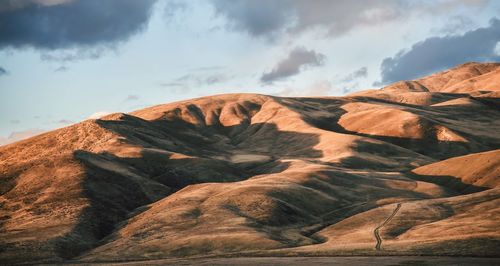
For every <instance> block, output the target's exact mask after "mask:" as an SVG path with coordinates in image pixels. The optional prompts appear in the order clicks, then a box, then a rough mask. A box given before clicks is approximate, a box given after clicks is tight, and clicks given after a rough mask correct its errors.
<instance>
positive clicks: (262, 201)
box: [0, 63, 500, 263]
mask: <svg viewBox="0 0 500 266" xmlns="http://www.w3.org/2000/svg"><path fill="white" fill-rule="evenodd" d="M497 69H498V64H478V63H474V64H466V65H463V66H459V67H457V68H454V69H451V70H449V71H446V72H442V73H438V74H435V75H432V76H429V77H427V78H423V79H421V80H419V81H409V82H406V83H404V82H403V83H398V84H394V85H391V86H388V87H386V88H383V89H381V90H378V91H366V92H361V93H357V94H354V95H349V96H345V97H323V98H284V97H273V96H265V95H256V94H228V95H217V96H212V97H203V98H198V99H192V100H187V101H181V102H175V103H170V104H164V105H158V106H153V107H150V108H146V109H143V110H138V111H135V112H132V113H130V114H112V115H109V116H106V117H103V118H101V119H97V120H86V121H83V122H81V123H78V124H75V125H72V126H69V127H66V128H62V129H58V130H55V131H52V132H48V133H45V134H42V135H39V136H36V137H33V138H31V139H27V140H24V141H20V142H17V143H13V144H10V145H6V146H2V147H0V206H1V208H0V258H1V259H2V261H6V262H11V263H16V262H30V261H47V262H55V261H63V260H65V259H70V258H71V259H79V260H83V261H113V260H137V259H151V258H165V257H170V256H190V255H207V254H212V255H223V254H233V255H234V254H240V255H244V254H259V255H263V254H264V255H266V254H268V255H269V254H277V255H293V254H305V255H315V254H328V255H334V254H345V253H347V254H369V255H377V254H385V253H391V254H426V255H432V254H451V255H476V254H477V255H491V256H498V255H500V254H498V249H496V248H495V247H497V246H498V243H499V242H498V241H499V239H500V236H499V235H498V232H497V230H496V228H498V221H499V220H500V212H499V209H498V208H497V207H496V206H498V199H499V198H500V194H499V193H498V190H497V189H496V188H495V187H497V184H498V179H499V176H498V166H499V162H500V159H499V156H498V152H497V151H498V149H500V135H499V134H498V132H500V110H499V108H498V106H497V102H496V101H497V99H498V97H497V96H496V95H497V94H495V93H496V92H495V91H496V90H497V88H498V86H497V85H498V84H497V83H496V82H497V81H498V80H499V79H498V76H499V75H500V73H499V72H498V71H497ZM483 83H484V84H488V86H485V85H482V84H483ZM460 84H462V85H460ZM464 84H465V85H464ZM467 84H469V85H470V84H472V85H470V86H469V85H467ZM461 86H463V87H461ZM456 92H459V93H456ZM495 150H496V151H495ZM469 154H470V155H469ZM464 164H467V167H465V166H463V165H464ZM478 175H480V176H478ZM449 180H453V182H450V181H449ZM490 188H493V189H490ZM396 206H399V207H398V208H397V209H396ZM403 214H404V215H403ZM471 217H478V218H477V219H479V220H478V221H476V222H477V224H474V223H472V221H473V220H474V219H472V218H471ZM377 228H378V229H377ZM479 228H480V229H481V230H479V231H478V230H475V229H479ZM375 229H377V230H376V233H375V231H374V230H375ZM473 231H475V232H473ZM436 232H446V233H436ZM449 243H454V245H453V246H449ZM468 246H473V248H471V249H466V247H468ZM446 247H447V248H446Z"/></svg>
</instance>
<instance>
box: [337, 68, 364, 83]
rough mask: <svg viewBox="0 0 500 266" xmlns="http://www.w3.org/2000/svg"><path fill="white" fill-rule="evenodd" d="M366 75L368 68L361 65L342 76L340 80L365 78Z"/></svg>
mask: <svg viewBox="0 0 500 266" xmlns="http://www.w3.org/2000/svg"><path fill="white" fill-rule="evenodd" d="M366 76H368V69H367V68H366V67H362V68H360V69H358V70H355V71H354V72H352V73H350V74H348V75H346V76H345V77H343V78H342V79H341V80H340V82H343V83H349V82H352V81H354V80H357V79H359V78H366Z"/></svg>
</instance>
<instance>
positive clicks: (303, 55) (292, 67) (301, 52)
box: [260, 47, 325, 83]
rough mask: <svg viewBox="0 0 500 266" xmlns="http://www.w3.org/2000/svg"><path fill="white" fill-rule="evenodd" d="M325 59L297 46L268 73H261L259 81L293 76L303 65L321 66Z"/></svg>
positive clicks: (267, 81) (266, 81)
mask: <svg viewBox="0 0 500 266" xmlns="http://www.w3.org/2000/svg"><path fill="white" fill-rule="evenodd" d="M324 61H325V56H324V55H323V54H320V53H316V52H315V51H313V50H310V51H309V50H306V49H305V48H303V47H297V48H295V49H294V50H292V51H291V52H290V54H289V55H288V57H287V58H285V59H284V60H282V61H280V62H278V64H277V65H276V66H275V67H274V68H273V69H272V70H271V71H270V72H268V73H264V74H262V76H261V78H260V81H261V82H263V83H272V82H274V81H277V80H280V79H284V78H287V77H290V76H294V75H297V74H299V73H300V71H301V70H302V69H303V68H305V67H308V66H310V67H314V66H321V65H323V62H324Z"/></svg>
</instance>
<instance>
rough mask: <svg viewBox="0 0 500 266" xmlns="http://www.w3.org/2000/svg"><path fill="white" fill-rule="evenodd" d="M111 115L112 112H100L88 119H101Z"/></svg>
mask: <svg viewBox="0 0 500 266" xmlns="http://www.w3.org/2000/svg"><path fill="white" fill-rule="evenodd" d="M109 114H112V112H108V111H99V112H95V113H93V114H91V115H90V116H89V117H87V119H99V118H101V117H103V116H107V115H109Z"/></svg>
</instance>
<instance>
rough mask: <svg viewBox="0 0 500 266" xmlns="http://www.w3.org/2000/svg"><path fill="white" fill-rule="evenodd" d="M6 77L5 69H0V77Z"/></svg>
mask: <svg viewBox="0 0 500 266" xmlns="http://www.w3.org/2000/svg"><path fill="white" fill-rule="evenodd" d="M3 75H7V70H5V68H3V67H0V76H3Z"/></svg>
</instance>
